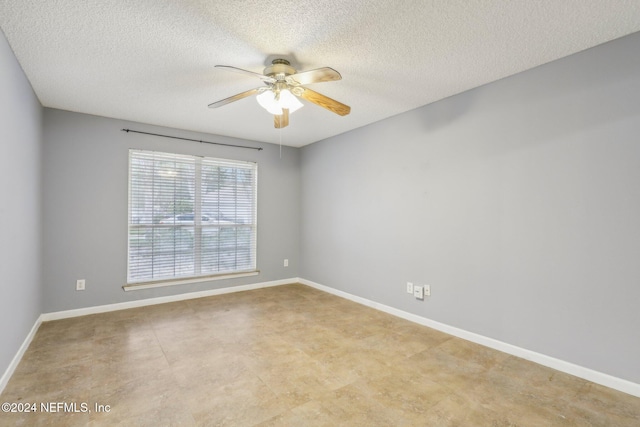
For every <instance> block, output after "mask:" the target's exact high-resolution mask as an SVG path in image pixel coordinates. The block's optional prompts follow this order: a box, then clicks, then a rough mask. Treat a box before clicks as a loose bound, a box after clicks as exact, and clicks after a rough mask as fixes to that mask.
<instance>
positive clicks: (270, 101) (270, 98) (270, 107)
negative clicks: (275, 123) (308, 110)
mask: <svg viewBox="0 0 640 427" xmlns="http://www.w3.org/2000/svg"><path fill="white" fill-rule="evenodd" d="M256 100H257V101H258V104H260V106H261V107H262V108H264V109H265V110H267V111H268V112H269V113H271V114H274V115H276V116H279V115H281V114H282V109H283V108H286V109H288V110H289V113H293V112H294V111H296V110H299V109H300V108H301V107H303V106H304V104H303V103H302V102H300V101H298V98H296V97H295V95H293V94H292V93H291V92H290V91H289V90H288V89H282V90H280V96H279V97H278V96H277V94H276V92H274V91H272V90H266V91H264V92H262V93H261V94H260V95H258V96H257V97H256Z"/></svg>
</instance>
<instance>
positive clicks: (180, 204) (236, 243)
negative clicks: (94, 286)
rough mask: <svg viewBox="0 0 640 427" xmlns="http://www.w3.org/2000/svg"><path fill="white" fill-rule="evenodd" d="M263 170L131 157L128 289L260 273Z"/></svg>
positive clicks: (145, 154) (183, 158) (181, 158)
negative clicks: (258, 238)
mask: <svg viewBox="0 0 640 427" xmlns="http://www.w3.org/2000/svg"><path fill="white" fill-rule="evenodd" d="M256 190H257V165H256V164H255V163H251V162H241V161H233V160H223V159H214V158H208V157H196V156H187V155H178V154H170V153H159V152H152V151H140V150H130V151H129V263H128V278H127V281H128V283H140V282H152V281H161V280H171V279H184V278H189V277H202V276H213V275H218V274H229V273H240V272H248V271H255V270H256Z"/></svg>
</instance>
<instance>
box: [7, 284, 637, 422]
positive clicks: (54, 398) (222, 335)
mask: <svg viewBox="0 0 640 427" xmlns="http://www.w3.org/2000/svg"><path fill="white" fill-rule="evenodd" d="M0 402H11V403H16V406H17V404H18V403H20V404H25V403H36V404H37V410H38V412H36V413H2V412H0V426H20V425H24V426H39V425H53V426H85V425H93V426H103V425H104V426H113V425H124V426H154V427H156V426H223V425H224V426H227V425H228V426H254V425H258V426H296V427H297V426H367V427H368V426H635V427H637V426H640V398H636V397H632V396H629V395H626V394H624V393H620V392H616V391H614V390H610V389H607V388H605V387H601V386H598V385H596V384H593V383H589V382H587V381H584V380H582V379H579V378H576V377H572V376H570V375H566V374H563V373H560V372H557V371H554V370H551V369H548V368H544V367H542V366H539V365H536V364H533V363H530V362H527V361H525V360H522V359H519V358H516V357H513V356H509V355H507V354H504V353H500V352H497V351H494V350H491V349H488V348H485V347H482V346H479V345H476V344H472V343H470V342H467V341H464V340H461V339H458V338H455V337H452V336H449V335H446V334H443V333H441V332H437V331H434V330H432V329H429V328H426V327H423V326H419V325H416V324H413V323H411V322H408V321H405V320H402V319H398V318H395V317H393V316H390V315H387V314H385V313H381V312H378V311H375V310H373V309H370V308H367V307H364V306H361V305H358V304H356V303H353V302H350V301H347V300H344V299H341V298H338V297H335V296H332V295H329V294H326V293H323V292H320V291H317V290H315V289H312V288H309V287H306V286H303V285H287V286H279V287H274V288H267V289H260V290H255V291H247V292H239V293H233V294H227V295H220V296H214V297H209V298H202V299H195V300H189V301H182V302H176V303H170V304H163V305H156V306H150V307H143V308H136V309H130V310H123V311H117V312H111V313H104V314H97V315H91V316H85V317H78V318H73V319H66V320H59V321H53V322H47V323H43V324H42V325H41V327H40V329H39V331H38V332H37V334H36V336H35V338H34V340H33V342H32V344H31V346H30V347H29V349H28V350H27V352H26V353H25V355H24V357H23V359H22V361H21V363H20V365H19V366H18V368H17V370H16V372H15V373H14V375H13V377H12V378H11V380H10V381H9V383H8V384H7V387H6V388H5V390H4V392H3V393H2V395H1V396H0ZM58 402H60V403H62V404H64V403H66V404H67V405H68V407H67V408H66V411H65V408H64V406H62V407H58V406H57V403H58ZM43 403H44V404H45V406H46V405H49V406H47V407H48V408H49V409H50V410H52V409H53V410H59V411H60V412H48V413H43V412H41V411H42V407H41V406H40V405H41V404H43ZM73 403H75V405H76V407H75V408H74V407H73V406H70V404H73ZM83 405H86V406H83ZM96 405H103V406H102V407H98V408H96ZM107 405H108V409H109V411H108V412H107V411H106V409H107ZM74 409H75V410H74ZM97 409H103V410H102V411H100V410H97ZM85 410H86V412H85Z"/></svg>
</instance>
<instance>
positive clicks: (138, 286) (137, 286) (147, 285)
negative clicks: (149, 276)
mask: <svg viewBox="0 0 640 427" xmlns="http://www.w3.org/2000/svg"><path fill="white" fill-rule="evenodd" d="M258 274H260V271H259V270H255V271H245V272H242V273H227V274H217V275H212V276H201V277H189V278H185V279H170V280H160V281H156V282H139V283H127V284H126V285H124V286H123V287H122V289H124V290H125V291H127V292H128V291H139V290H142V289H151V288H163V287H165V286H176V285H187V284H189V283H200V282H210V281H212V280H223V279H235V278H238V277H249V276H257V275H258Z"/></svg>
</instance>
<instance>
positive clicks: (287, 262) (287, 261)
mask: <svg viewBox="0 0 640 427" xmlns="http://www.w3.org/2000/svg"><path fill="white" fill-rule="evenodd" d="M284 266H285V267H289V260H288V259H285V260H284Z"/></svg>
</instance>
